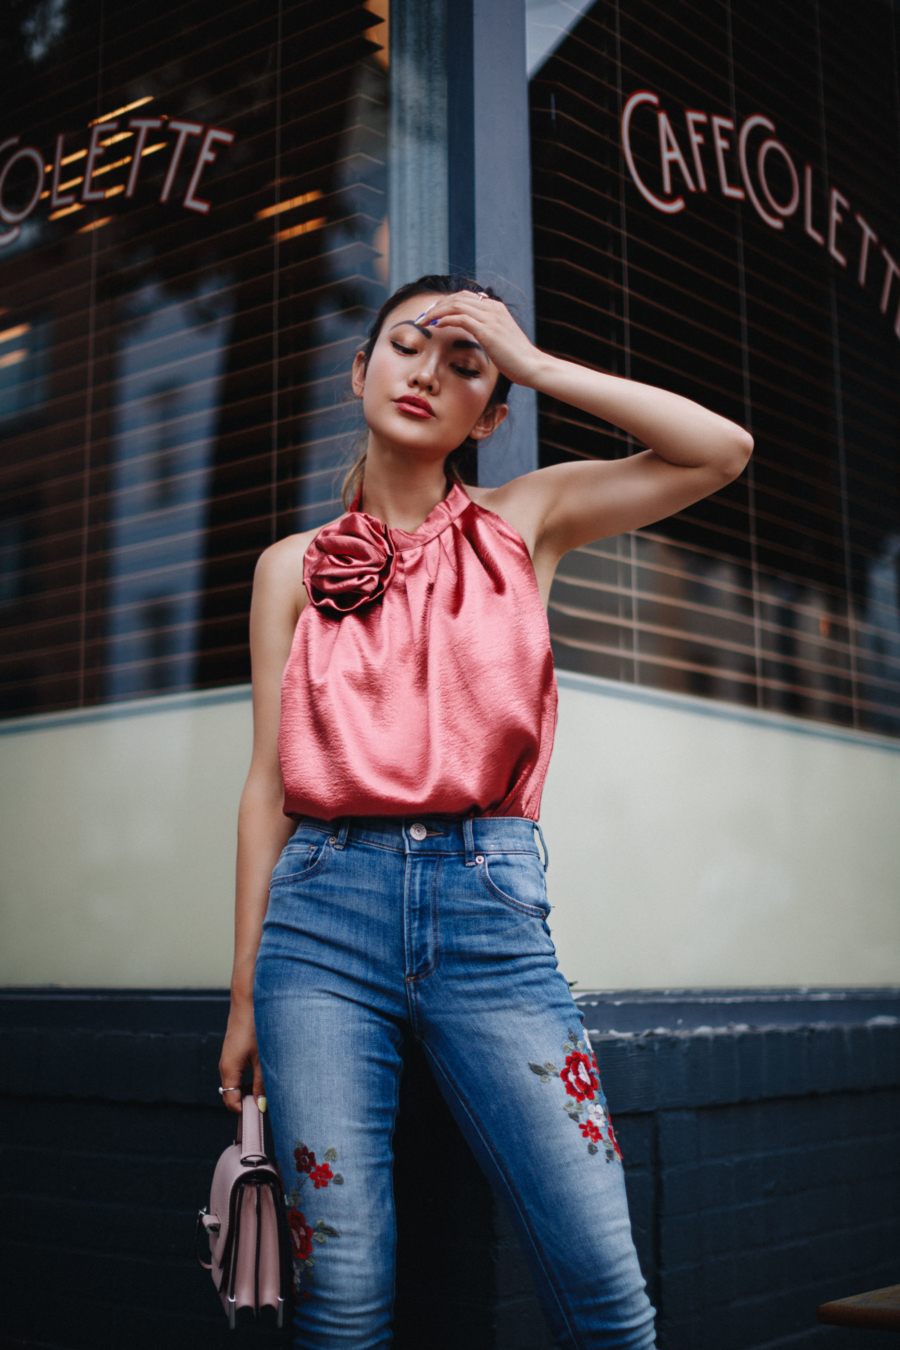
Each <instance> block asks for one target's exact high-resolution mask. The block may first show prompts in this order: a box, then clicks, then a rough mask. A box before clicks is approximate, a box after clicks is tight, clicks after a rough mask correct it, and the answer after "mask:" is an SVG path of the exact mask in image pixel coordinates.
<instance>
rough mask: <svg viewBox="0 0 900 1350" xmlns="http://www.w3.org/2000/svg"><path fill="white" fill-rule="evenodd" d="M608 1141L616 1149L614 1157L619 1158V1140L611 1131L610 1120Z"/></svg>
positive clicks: (620, 1152)
mask: <svg viewBox="0 0 900 1350" xmlns="http://www.w3.org/2000/svg"><path fill="white" fill-rule="evenodd" d="M609 1142H610V1143H611V1144H612V1146H613V1148H614V1149H615V1151H616V1157H617V1158H621V1157H622V1150H621V1149H620V1148H619V1141H618V1140H617V1139H616V1136H615V1134H614V1133H613V1127H612V1121H610V1122H609Z"/></svg>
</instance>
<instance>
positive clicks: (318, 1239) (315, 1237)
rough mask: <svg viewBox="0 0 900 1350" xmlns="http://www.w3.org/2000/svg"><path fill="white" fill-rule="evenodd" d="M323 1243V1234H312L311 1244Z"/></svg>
mask: <svg viewBox="0 0 900 1350" xmlns="http://www.w3.org/2000/svg"><path fill="white" fill-rule="evenodd" d="M324 1241H325V1234H324V1233H313V1242H324Z"/></svg>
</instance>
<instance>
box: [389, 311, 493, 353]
mask: <svg viewBox="0 0 900 1350" xmlns="http://www.w3.org/2000/svg"><path fill="white" fill-rule="evenodd" d="M404 324H409V326H410V328H415V330H416V332H417V333H422V334H423V335H424V336H425V337H427V338H428V340H429V342H430V341H431V339H432V338H433V337H434V334H433V333H429V331H428V329H427V328H420V327H419V325H418V324H417V323H416V322H415V321H414V320H413V319H401V320H400V322H399V323H395V324H393V325H392V326H391V327H390V328H389V329H388V332H389V333H393V331H394V329H395V328H402V327H403V326H404ZM452 345H453V346H454V347H465V348H468V349H470V350H472V349H474V350H475V351H476V352H481V354H482V356H484V357H487V352H486V351H485V350H484V348H483V347H482V345H481V343H480V342H474V341H473V340H472V339H470V338H456V339H455V341H454V342H453V343H452Z"/></svg>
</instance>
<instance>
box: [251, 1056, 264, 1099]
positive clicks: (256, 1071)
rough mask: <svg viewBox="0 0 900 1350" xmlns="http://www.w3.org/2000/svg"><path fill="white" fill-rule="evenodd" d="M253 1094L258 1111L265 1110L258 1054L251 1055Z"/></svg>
mask: <svg viewBox="0 0 900 1350" xmlns="http://www.w3.org/2000/svg"><path fill="white" fill-rule="evenodd" d="M253 1096H254V1097H255V1098H256V1104H257V1106H258V1107H259V1109H260V1111H263V1112H265V1110H266V1085H265V1083H264V1082H263V1076H262V1068H261V1066H260V1062H259V1055H254V1056H253Z"/></svg>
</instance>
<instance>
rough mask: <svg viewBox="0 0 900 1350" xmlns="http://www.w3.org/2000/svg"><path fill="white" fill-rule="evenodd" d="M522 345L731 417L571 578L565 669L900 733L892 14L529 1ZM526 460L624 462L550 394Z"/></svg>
mask: <svg viewBox="0 0 900 1350" xmlns="http://www.w3.org/2000/svg"><path fill="white" fill-rule="evenodd" d="M527 11H528V19H529V30H528V53H529V66H530V70H529V74H530V90H531V95H530V97H531V118H532V124H531V132H532V187H533V215H534V240H535V282H536V308H537V316H538V328H537V331H538V341H539V342H540V344H541V346H543V347H545V348H547V349H548V350H550V351H553V352H556V353H558V354H560V355H563V356H566V357H570V358H573V359H575V360H578V361H582V362H585V363H586V364H588V365H592V366H596V367H599V368H602V369H606V370H611V371H613V372H616V373H618V374H621V375H628V376H631V377H633V378H635V379H638V380H646V381H649V382H651V383H653V384H660V385H663V386H665V387H666V388H670V389H674V390H676V391H678V392H679V393H682V394H685V395H687V396H689V397H695V398H697V399H698V400H699V401H701V402H703V403H705V404H708V405H709V406H711V407H713V408H715V409H716V410H717V411H719V412H721V413H723V414H725V415H726V416H729V417H731V418H733V419H734V420H735V421H737V422H739V423H741V424H745V425H747V426H748V427H749V428H750V430H752V432H753V434H754V436H755V438H756V445H757V449H756V453H755V455H754V459H753V462H752V466H751V468H750V470H749V471H748V472H747V473H745V475H744V476H743V477H742V478H741V479H740V480H739V481H738V482H737V483H735V484H733V485H731V486H730V487H729V488H727V489H726V490H725V491H723V492H720V493H718V494H716V496H715V497H713V498H711V499H710V500H708V501H706V502H702V503H700V504H699V505H697V506H695V507H692V508H691V509H690V510H688V511H685V512H683V513H681V515H679V516H677V517H675V518H674V519H672V520H669V521H666V522H663V523H661V524H660V525H657V526H653V527H651V528H649V529H646V530H641V531H639V532H637V533H636V534H634V535H629V536H626V537H621V538H617V539H608V540H605V541H603V542H602V543H599V544H597V545H594V546H592V547H588V548H585V549H581V550H579V551H578V552H577V553H574V554H571V555H569V556H568V557H567V558H566V559H565V560H564V562H563V564H562V567H561V569H560V575H559V578H558V580H557V582H556V585H555V586H554V589H553V594H552V597H551V607H550V618H551V628H552V632H553V637H554V646H555V652H556V658H557V662H558V664H559V665H560V666H562V667H565V668H568V669H570V670H576V671H583V672H587V673H591V674H594V675H599V676H605V677H608V678H612V679H616V680H625V681H633V682H635V683H638V684H643V685H649V686H653V687H656V688H662V689H669V690H674V691H681V692H684V693H691V694H699V695H703V696H708V697H712V698H721V699H727V700H731V701H737V702H742V703H746V704H750V705H752V706H756V707H760V708H764V709H771V710H774V711H780V712H786V713H790V714H796V715H799V716H804V717H814V718H818V719H823V720H826V721H831V722H837V723H842V724H846V725H849V726H854V727H858V728H860V729H864V730H870V731H876V732H882V733H887V734H890V735H900V593H898V591H900V588H898V578H900V480H898V473H897V465H898V458H897V453H898V441H900V380H898V378H897V371H898V357H900V271H898V267H900V261H898V260H900V233H898V226H897V222H898V220H900V174H898V164H900V145H898V122H897V116H896V108H897V104H896V98H897V89H898V87H900V84H898V70H897V44H896V34H895V32H894V26H895V23H896V20H895V19H894V16H893V11H892V10H891V8H890V6H887V5H884V4H881V3H877V0H865V3H862V4H861V5H859V6H855V7H854V8H853V10H852V11H851V10H849V9H847V8H846V7H844V8H841V7H838V8H835V7H828V6H818V5H816V4H814V3H810V4H801V5H799V6H796V5H795V6H791V7H790V9H789V10H786V9H785V7H784V6H779V5H776V4H772V3H768V0H766V3H751V4H742V5H735V6H731V5H729V4H722V3H704V4H700V5H697V4H690V5H689V4H685V3H678V4H675V5H667V6H663V7H662V8H660V6H658V5H655V4H650V3H641V2H639V3H636V4H628V5H624V4H619V3H617V2H616V0H598V2H597V3H594V4H588V5H583V4H563V3H560V0H527ZM540 437H541V456H542V462H543V463H545V464H546V463H553V462H557V461H559V460H566V459H571V458H573V457H582V456H588V457H589V456H592V455H602V456H618V455H626V454H628V453H631V452H632V451H633V449H634V448H635V447H634V446H632V445H630V444H629V443H628V441H627V439H626V438H625V437H622V436H618V435H615V434H613V433H612V432H611V431H610V429H609V428H608V427H605V426H603V425H602V424H601V423H600V422H599V421H597V419H594V418H591V417H589V416H586V415H584V414H581V413H578V412H575V411H573V410H572V409H571V408H567V407H565V406H563V405H555V404H554V403H553V401H552V400H550V399H542V400H541V405H540Z"/></svg>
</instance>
